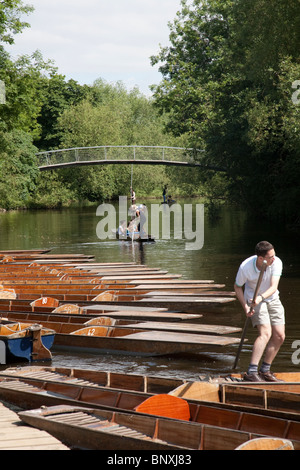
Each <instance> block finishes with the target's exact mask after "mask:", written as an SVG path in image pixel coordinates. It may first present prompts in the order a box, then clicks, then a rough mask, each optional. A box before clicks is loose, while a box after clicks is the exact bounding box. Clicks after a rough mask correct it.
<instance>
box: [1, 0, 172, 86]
mask: <svg viewBox="0 0 300 470" xmlns="http://www.w3.org/2000/svg"><path fill="white" fill-rule="evenodd" d="M25 3H27V2H26V0H25ZM28 3H30V4H32V5H33V6H34V8H35V11H34V13H32V14H31V15H30V16H29V17H28V18H26V21H28V22H29V23H30V25H31V28H28V29H25V30H24V31H23V33H22V34H20V35H18V36H16V38H15V45H14V46H11V47H9V48H7V49H8V51H9V52H10V53H11V54H12V56H13V57H16V56H17V55H20V54H31V53H32V52H34V51H35V50H36V49H39V50H40V51H41V52H42V54H43V57H44V59H52V60H53V61H54V62H55V65H56V66H57V67H58V69H59V73H62V74H64V75H65V76H66V78H67V79H70V78H73V79H74V80H77V81H78V82H79V83H81V84H83V83H87V84H91V83H92V82H93V81H94V80H95V79H97V78H99V77H101V78H103V79H104V80H107V81H112V82H116V81H118V80H121V81H123V82H124V84H125V85H127V86H130V87H131V86H134V85H137V86H138V87H139V88H140V90H141V91H142V92H144V93H148V91H149V90H148V87H149V85H150V84H153V83H159V81H160V80H161V75H160V74H159V73H158V71H157V70H156V69H155V68H154V67H152V66H151V64H150V59H149V57H150V56H151V55H155V54H156V53H157V52H158V51H159V45H160V44H161V45H163V46H164V45H167V44H168V37H169V32H170V31H169V28H168V22H169V21H171V22H172V21H173V20H174V18H175V16H176V12H177V11H178V10H180V8H181V1H180V0H150V1H147V2H146V1H143V0H85V1H82V0H59V1H58V0H31V1H30V0H28Z"/></svg>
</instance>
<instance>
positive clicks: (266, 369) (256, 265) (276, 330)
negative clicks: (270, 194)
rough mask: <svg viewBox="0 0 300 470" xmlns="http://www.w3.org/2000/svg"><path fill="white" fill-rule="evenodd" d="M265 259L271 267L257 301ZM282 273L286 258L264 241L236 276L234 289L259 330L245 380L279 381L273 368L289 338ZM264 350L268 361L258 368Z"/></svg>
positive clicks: (264, 276)
mask: <svg viewBox="0 0 300 470" xmlns="http://www.w3.org/2000/svg"><path fill="white" fill-rule="evenodd" d="M264 261H266V262H267V268H266V271H265V273H264V275H263V279H262V283H261V285H260V289H259V292H258V295H257V297H256V300H255V301H254V302H253V296H254V291H255V287H256V284H257V280H258V277H259V273H260V270H261V268H262V265H263V263H264ZM281 274H282V261H281V260H280V259H279V258H278V257H277V256H276V255H275V250H274V247H273V245H272V244H271V243H269V242H267V241H261V242H259V243H258V244H257V245H256V247H255V255H254V256H250V257H249V258H247V259H246V260H245V261H243V262H242V264H241V265H240V267H239V270H238V273H237V276H236V280H235V284H234V289H235V292H236V295H237V298H238V300H239V302H240V303H241V305H242V307H243V309H244V311H245V314H246V315H247V316H250V317H251V321H252V325H253V327H256V328H257V331H258V337H257V338H256V340H255V342H254V345H253V349H252V355H251V362H250V365H249V367H248V371H247V373H246V374H245V376H244V380H247V381H250V382H261V381H269V382H276V381H277V379H276V377H275V376H274V375H273V374H272V373H271V371H270V368H271V365H272V362H273V360H274V359H275V357H276V355H277V353H278V351H279V349H280V347H281V345H282V343H283V342H284V339H285V312H284V307H283V305H282V303H281V301H280V298H279V291H278V285H279V281H280V277H281ZM243 287H244V289H243ZM251 307H253V308H252V309H251ZM264 352H265V355H264V360H263V362H262V364H261V367H260V369H259V370H258V365H259V362H260V360H261V358H262V356H263V354H264Z"/></svg>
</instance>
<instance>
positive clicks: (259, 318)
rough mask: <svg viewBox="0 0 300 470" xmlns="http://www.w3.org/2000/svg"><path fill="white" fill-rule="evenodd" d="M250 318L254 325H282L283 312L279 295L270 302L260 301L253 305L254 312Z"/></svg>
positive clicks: (283, 320) (283, 319)
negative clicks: (255, 305)
mask: <svg viewBox="0 0 300 470" xmlns="http://www.w3.org/2000/svg"><path fill="white" fill-rule="evenodd" d="M250 318H251V321H252V325H253V326H254V327H255V326H257V325H284V324H285V312H284V307H283V305H282V303H281V301H280V299H279V297H278V298H277V299H274V300H271V301H270V302H261V303H260V304H259V305H257V307H255V312H254V314H253V315H252V317H250Z"/></svg>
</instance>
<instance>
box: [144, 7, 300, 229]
mask: <svg viewBox="0 0 300 470" xmlns="http://www.w3.org/2000/svg"><path fill="white" fill-rule="evenodd" d="M170 30H171V33H170V41H171V45H170V47H166V48H162V49H161V51H160V53H159V54H158V55H157V56H156V57H153V58H152V63H153V64H159V63H161V66H160V70H161V72H162V74H163V80H162V82H161V83H160V84H159V85H158V86H157V87H154V92H155V101H156V105H157V107H158V108H159V109H160V110H161V111H164V110H166V111H169V112H170V119H169V122H168V124H167V127H168V129H169V130H171V131H172V132H173V133H174V135H181V134H183V133H184V134H186V135H188V136H189V142H190V145H191V146H195V147H197V148H203V147H204V145H205V150H206V156H205V161H206V162H207V163H210V164H215V165H218V166H220V167H223V168H225V169H226V170H227V174H228V182H229V188H230V196H231V199H235V200H236V201H238V202H242V203H243V204H244V205H245V206H246V207H248V209H249V210H252V211H255V213H256V214H263V215H266V216H268V217H272V218H277V219H278V218H281V219H283V220H287V221H289V220H294V219H295V217H297V216H299V209H298V200H299V189H298V187H299V185H298V184H297V183H296V182H297V180H299V176H300V174H299V172H300V167H299V164H298V163H299V148H300V147H299V125H300V122H299V106H297V105H295V104H294V103H293V101H292V92H293V90H292V84H293V83H294V81H295V80H299V79H300V68H299V67H300V60H299V59H300V55H299V50H300V4H299V1H298V0H287V1H285V2H278V1H277V0H238V1H233V0H206V1H200V0H194V1H192V2H187V1H185V0H184V1H182V10H181V12H179V13H178V15H177V18H176V19H175V20H174V22H173V24H171V26H170Z"/></svg>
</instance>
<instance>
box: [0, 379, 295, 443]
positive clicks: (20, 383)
mask: <svg viewBox="0 0 300 470" xmlns="http://www.w3.org/2000/svg"><path fill="white" fill-rule="evenodd" d="M0 397H1V399H2V400H5V401H6V402H8V403H11V404H13V405H15V406H18V407H20V408H22V409H23V410H25V409H26V410H28V409H32V408H36V407H41V406H44V407H45V406H47V407H49V406H58V405H69V406H83V407H86V408H95V409H102V410H106V411H107V410H109V411H120V412H126V413H130V414H131V415H132V416H134V419H135V417H136V416H137V415H138V414H146V415H152V416H159V417H164V418H171V419H175V420H180V421H188V422H189V423H197V424H199V425H210V426H215V427H216V428H225V429H227V430H229V431H234V430H235V431H243V432H244V431H246V432H250V433H253V434H256V435H268V436H274V437H277V438H278V437H280V438H286V439H291V440H292V441H293V443H294V445H295V447H297V449H299V448H300V422H299V421H294V420H293V419H291V418H290V417H287V418H275V417H274V416H271V415H270V416H263V415H259V414H253V413H251V411H248V412H247V411H243V412H241V411H238V410H229V409H225V408H223V409H221V408H218V407H214V406H212V405H208V404H205V403H201V404H199V403H196V402H194V401H192V400H190V401H188V400H183V399H181V398H177V397H174V396H172V395H169V394H159V395H151V394H147V393H141V392H133V391H127V390H119V389H112V388H111V389H106V388H101V387H98V386H96V385H95V384H94V385H93V386H88V385H82V384H80V383H78V384H74V383H73V384H72V383H63V382H60V383H59V382H56V383H55V382H47V381H45V380H44V381H40V382H39V383H38V381H37V380H33V379H29V378H27V379H22V380H15V379H12V378H7V379H4V378H1V380H0Z"/></svg>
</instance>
